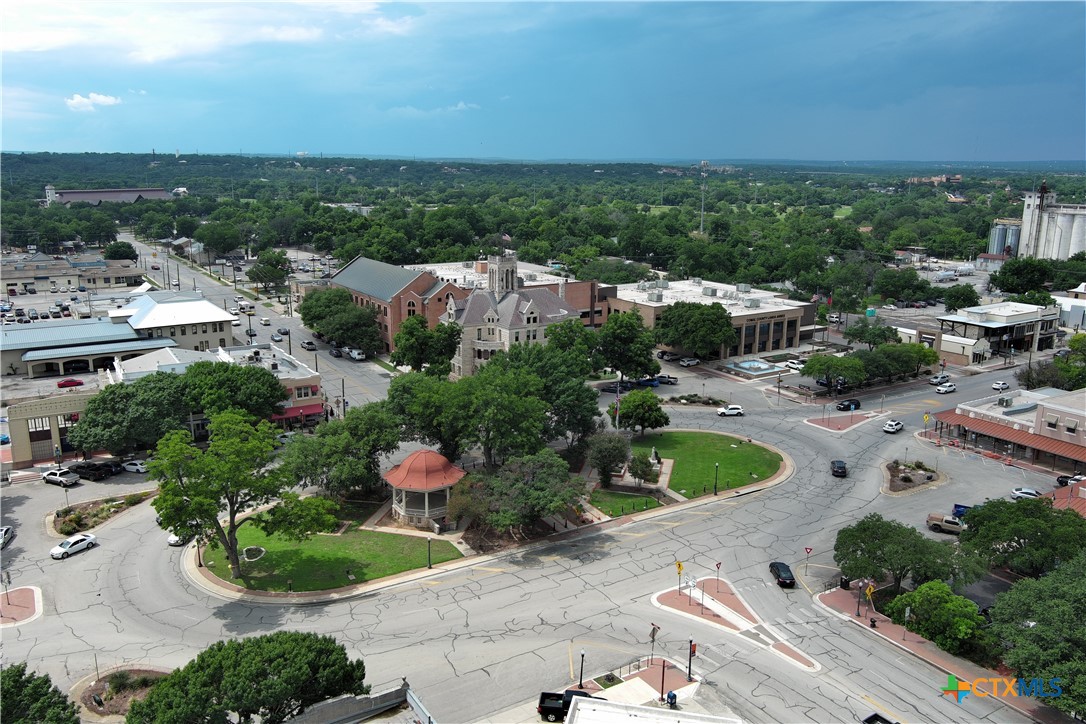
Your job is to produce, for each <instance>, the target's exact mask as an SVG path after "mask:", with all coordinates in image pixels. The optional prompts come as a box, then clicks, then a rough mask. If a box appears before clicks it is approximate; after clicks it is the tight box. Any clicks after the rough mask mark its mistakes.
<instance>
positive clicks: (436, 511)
mask: <svg viewBox="0 0 1086 724" xmlns="http://www.w3.org/2000/svg"><path fill="white" fill-rule="evenodd" d="M447 509H448V508H447V507H446V506H444V505H440V506H431V507H430V510H429V511H427V510H426V509H425V508H404V510H403V514H404V515H409V516H413V517H424V516H427V515H428V516H430V517H431V518H443V517H445V512H446V510H447Z"/></svg>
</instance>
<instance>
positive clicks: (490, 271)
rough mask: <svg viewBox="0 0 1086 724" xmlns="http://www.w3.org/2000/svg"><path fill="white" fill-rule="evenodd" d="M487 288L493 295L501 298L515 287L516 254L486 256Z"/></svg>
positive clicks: (514, 289)
mask: <svg viewBox="0 0 1086 724" xmlns="http://www.w3.org/2000/svg"><path fill="white" fill-rule="evenodd" d="M486 262H487V264H486V267H487V289H489V290H490V291H491V292H493V293H494V297H495V298H497V299H501V298H502V297H504V296H505V295H506V294H508V293H509V292H514V291H516V289H517V256H516V254H506V255H504V256H488V257H487V259H486Z"/></svg>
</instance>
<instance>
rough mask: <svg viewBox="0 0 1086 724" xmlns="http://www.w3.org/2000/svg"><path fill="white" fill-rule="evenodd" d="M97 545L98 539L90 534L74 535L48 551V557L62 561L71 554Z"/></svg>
mask: <svg viewBox="0 0 1086 724" xmlns="http://www.w3.org/2000/svg"><path fill="white" fill-rule="evenodd" d="M96 545H98V539H97V538H95V537H94V536H93V535H91V534H90V533H76V534H75V535H73V536H72V537H71V538H68V539H67V540H64V541H61V543H60V545H57V546H54V547H53V549H52V550H51V551H49V556H50V557H51V558H54V559H56V560H64V559H65V558H67V557H68V556H70V555H71V554H73V553H78V552H79V551H85V550H89V549H91V548H94V546H96Z"/></svg>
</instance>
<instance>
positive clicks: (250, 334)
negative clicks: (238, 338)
mask: <svg viewBox="0 0 1086 724" xmlns="http://www.w3.org/2000/svg"><path fill="white" fill-rule="evenodd" d="M245 336H247V337H255V336H256V330H255V329H247V330H245Z"/></svg>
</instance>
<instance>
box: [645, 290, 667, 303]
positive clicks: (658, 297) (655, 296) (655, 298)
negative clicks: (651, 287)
mask: <svg viewBox="0 0 1086 724" xmlns="http://www.w3.org/2000/svg"><path fill="white" fill-rule="evenodd" d="M648 300H649V301H650V302H662V301H664V293H663V292H660V291H655V292H649V294H648Z"/></svg>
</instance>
